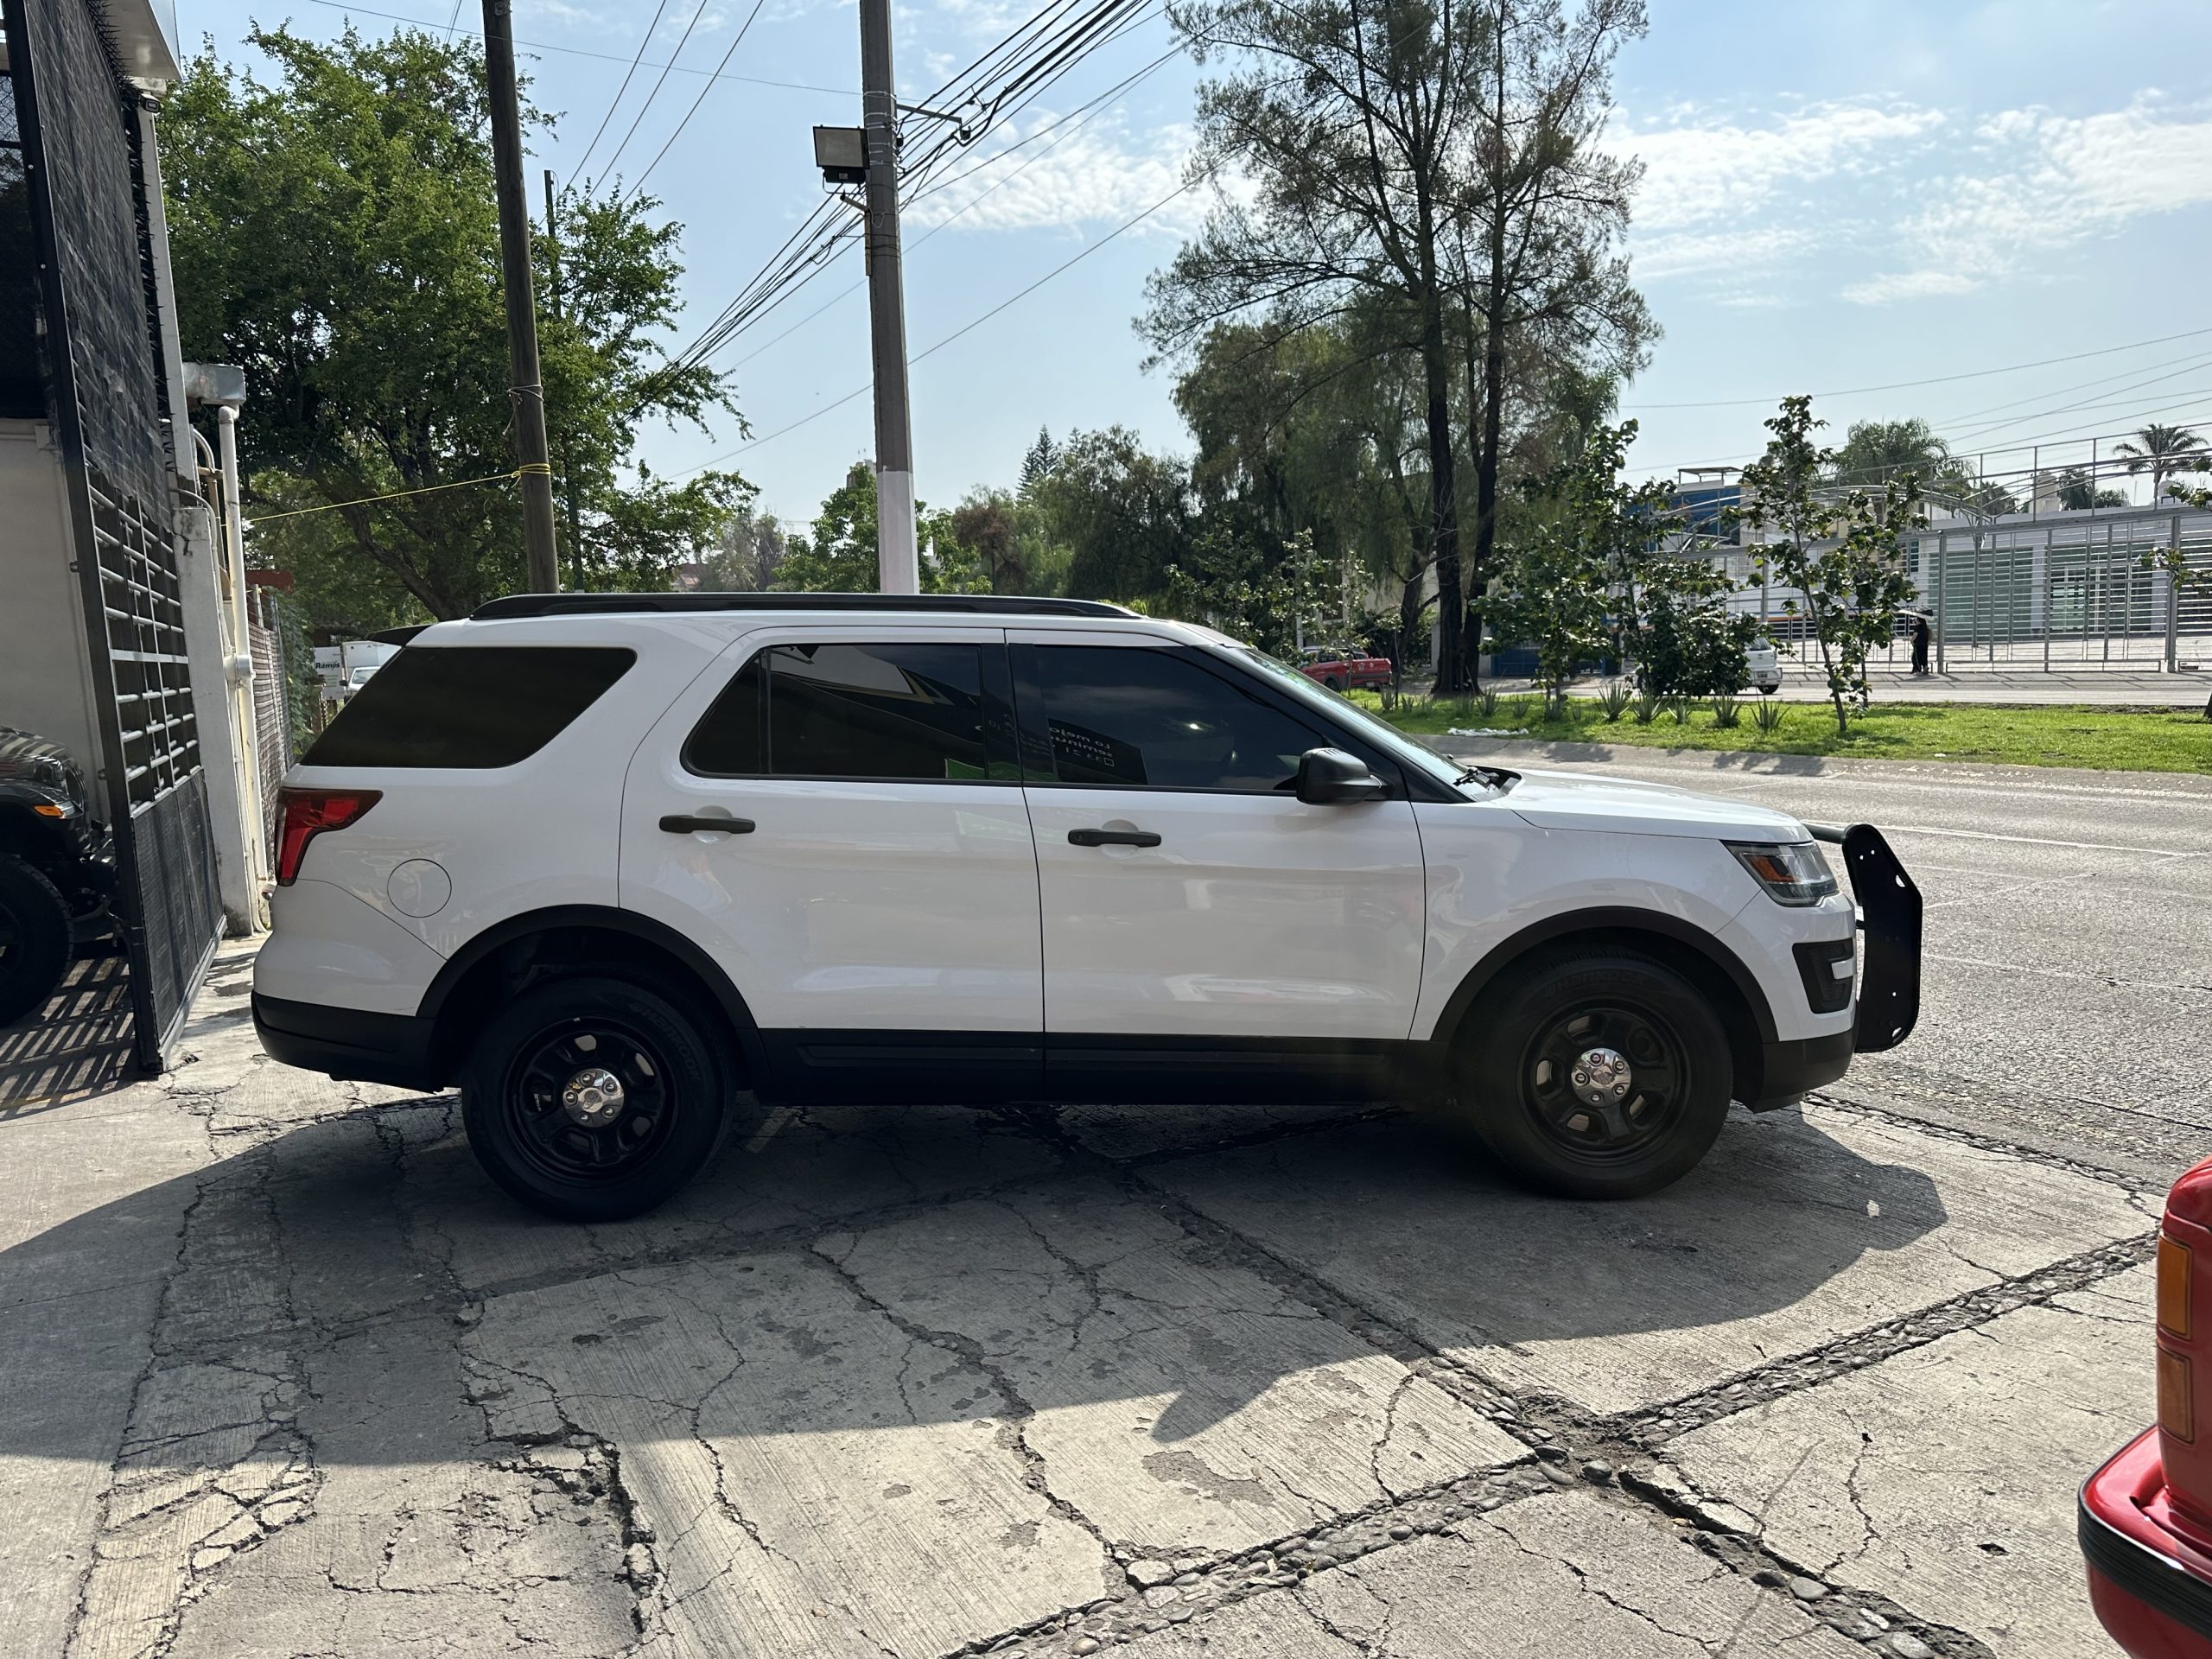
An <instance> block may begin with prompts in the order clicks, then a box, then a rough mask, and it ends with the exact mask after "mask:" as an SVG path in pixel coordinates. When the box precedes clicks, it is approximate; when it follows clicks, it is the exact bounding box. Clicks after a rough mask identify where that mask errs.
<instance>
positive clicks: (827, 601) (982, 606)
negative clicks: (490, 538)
mask: <svg viewBox="0 0 2212 1659" xmlns="http://www.w3.org/2000/svg"><path fill="white" fill-rule="evenodd" d="M639 611H644V612H654V613H698V612H702V611H703V612H734V611H873V612H885V611H889V612H893V613H913V612H919V613H925V614H927V613H931V612H944V611H960V612H968V613H974V612H981V613H986V614H991V615H999V616H1134V615H1135V614H1136V613H1135V612H1134V611H1130V610H1127V609H1125V608H1123V607H1122V606H1119V605H1109V604H1107V603H1106V602H1105V601H1103V600H1097V599H1031V598H1026V597H1024V596H1022V595H1020V594H508V595H507V596H506V597H505V599H495V600H493V601H491V602H490V603H489V604H487V605H480V606H478V607H476V609H475V610H474V611H473V612H471V613H470V614H469V620H470V621H472V622H496V621H499V620H502V619H505V618H509V617H518V616H600V615H607V614H610V613H620V612H639Z"/></svg>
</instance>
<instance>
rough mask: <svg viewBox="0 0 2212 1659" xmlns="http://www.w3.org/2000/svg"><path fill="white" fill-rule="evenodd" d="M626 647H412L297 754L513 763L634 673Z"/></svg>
mask: <svg viewBox="0 0 2212 1659" xmlns="http://www.w3.org/2000/svg"><path fill="white" fill-rule="evenodd" d="M637 660H638V653H637V652H634V651H632V650H630V649H629V648H628V647H627V646H623V645H410V646H408V647H407V649H406V650H404V651H403V652H400V653H399V654H398V655H397V656H396V657H394V658H391V661H389V662H387V663H385V664H384V665H383V666H382V667H380V668H378V669H376V670H374V671H370V670H367V669H356V670H355V671H354V678H353V682H352V683H353V685H354V686H355V687H357V688H358V689H357V690H354V692H353V696H350V697H348V698H347V699H346V706H345V707H344V708H343V709H340V710H339V711H338V714H337V715H336V717H335V718H334V719H333V720H332V721H331V722H330V724H329V725H328V726H327V727H326V728H324V730H323V734H322V735H321V736H320V737H318V738H316V739H315V742H314V745H313V746H312V747H309V749H308V752H307V753H305V754H303V755H302V756H301V757H300V764H301V765H302V766H420V767H430V768H436V769H441V770H443V769H451V768H480V767H498V766H514V765H516V764H518V762H520V761H524V760H528V759H529V758H530V757H531V755H533V754H536V753H537V752H538V750H540V749H542V748H543V747H545V746H546V745H547V744H548V743H550V742H551V741H553V740H554V739H555V738H556V737H557V736H559V735H560V734H561V733H562V732H563V731H564V730H566V729H567V728H568V726H569V722H570V721H573V720H575V717H576V716H577V715H581V714H582V713H583V711H584V710H585V709H588V708H590V707H591V705H592V704H593V703H594V702H597V701H598V700H599V697H600V696H601V693H602V692H604V691H605V690H607V687H608V686H610V685H612V684H613V683H614V682H615V681H617V680H619V679H620V678H621V677H622V676H623V675H624V674H626V673H627V672H628V671H629V669H630V664H632V663H634V662H636V661H637Z"/></svg>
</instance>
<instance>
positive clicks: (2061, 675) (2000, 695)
mask: <svg viewBox="0 0 2212 1659" xmlns="http://www.w3.org/2000/svg"><path fill="white" fill-rule="evenodd" d="M1607 683H1608V682H1607V681H1606V680H1605V679H1604V678H1602V677H1599V676H1597V675H1590V676H1586V677H1584V678H1582V679H1580V680H1577V681H1575V682H1574V683H1573V685H1571V686H1570V687H1569V688H1568V690H1569V691H1570V692H1573V693H1578V694H1582V695H1586V696H1597V695H1598V694H1599V692H1601V691H1603V690H1605V686H1606V684H1607ZM1866 683H1867V686H1868V688H1869V689H1870V690H1871V691H1872V696H1873V700H1874V701H1875V702H1878V703H1885V702H1990V703H2011V704H2016V705H2018V704H2035V705H2043V704H2048V705H2074V704H2083V705H2088V706H2094V707H2103V708H2129V709H2202V708H2203V707H2204V706H2205V702H2206V700H2207V699H2208V698H2212V673H2208V672H2204V671H2199V670H2183V671H2182V672H2180V673H2177V674H2161V673H2152V672H2146V671H2140V670H2136V669H2094V670H2092V669H2082V670H2075V671H2069V672H2057V671H2053V672H2051V673H2048V674H2046V673H2044V672H2043V671H2041V670H2039V669H2030V668H1999V669H1988V668H1966V669H1961V668H1956V667H1955V669H1954V671H1952V672H1950V673H1948V674H1934V675H1930V676H1929V677H1927V678H1925V679H1915V678H1914V677H1912V676H1911V675H1910V674H1908V673H1906V672H1904V671H1903V669H1901V668H1898V669H1891V668H1886V667H1884V666H1882V665H1880V664H1874V665H1872V666H1871V667H1870V668H1869V669H1868V671H1867V674H1866ZM1483 684H1484V689H1486V690H1495V691H1497V692H1498V693H1499V694H1500V695H1501V696H1529V695H1530V694H1531V693H1533V692H1534V691H1535V685H1534V684H1533V683H1532V682H1530V681H1528V680H1525V679H1510V680H1508V679H1490V680H1485V681H1484V682H1483ZM1406 692H1407V695H1408V696H1413V697H1423V696H1427V694H1428V682H1427V680H1409V681H1408V682H1407V684H1406ZM1745 695H1746V696H1756V695H1757V694H1756V693H1751V692H1747V693H1745ZM1776 695H1777V696H1780V697H1783V698H1784V699H1786V700H1788V701H1789V702H1827V695H1828V693H1827V682H1826V681H1825V680H1824V679H1823V678H1822V677H1821V673H1820V671H1819V670H1818V669H1817V668H1815V669H1814V670H1813V671H1810V672H1808V671H1807V670H1806V669H1805V667H1804V665H1803V664H1801V663H1795V662H1792V663H1786V664H1784V665H1783V681H1782V690H1780V691H1779V692H1777V693H1776Z"/></svg>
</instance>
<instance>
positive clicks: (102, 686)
mask: <svg viewBox="0 0 2212 1659" xmlns="http://www.w3.org/2000/svg"><path fill="white" fill-rule="evenodd" d="M4 15H5V18H6V22H7V33H8V46H9V70H10V79H11V80H12V81H13V83H14V87H15V92H16V105H17V110H16V113H17V115H18V118H19V119H20V122H21V126H22V143H23V155H24V158H25V161H26V162H27V164H28V170H29V176H30V186H31V191H30V195H31V217H32V228H33V233H34V235H35V239H36V244H37V246H38V248H39V251H40V254H41V259H42V262H43V264H44V266H45V270H44V272H43V283H42V292H41V300H42V302H43V306H44V310H45V322H46V365H45V366H46V373H47V382H48V386H49V388H50V389H51V411H50V412H51V417H52V419H53V422H54V430H55V435H56V436H57V437H58V438H59V440H60V450H61V456H62V461H63V465H64V467H65V470H66V474H67V486H68V492H69V498H70V503H69V505H70V515H71V518H72V521H73V523H72V528H73V532H74V538H75V539H74V549H73V551H74V556H75V561H76V566H77V570H78V574H79V580H80V582H81V583H82V589H83V594H84V608H85V618H86V641H87V645H88V649H89V658H90V662H91V666H92V683H93V686H94V696H95V698H96V700H97V702H98V703H99V707H98V709H97V710H96V713H97V715H98V718H99V727H100V734H101V747H103V749H104V750H105V753H104V754H103V755H102V757H101V760H102V766H103V771H104V772H105V779H106V784H107V793H108V803H107V804H108V813H109V818H110V822H111V823H112V824H113V825H114V829H115V836H116V851H117V857H118V864H119V873H120V875H121V880H122V885H123V893H122V899H123V907H124V912H125V914H124V921H125V926H126V929H127V935H128V942H129V950H130V997H131V1012H132V1023H133V1028H134V1029H133V1043H134V1046H135V1048H136V1050H137V1059H138V1062H139V1064H140V1065H143V1066H145V1067H148V1068H149V1069H151V1068H156V1067H158V1066H160V1065H162V1062H163V1058H164V1056H165V1053H166V1052H167V1050H168V1047H169V1046H170V1044H171V1043H172V1042H173V1041H174V1040H175V1036H176V1033H177V1032H178V1030H179V1029H180V1027H181V1026H182V1024H183V1021H184V1017H185V1014H186V1013H187V1012H188V1009H189V1007H190V1005H191V1001H192V996H193V993H194V991H195V990H196V989H197V988H199V983H200V976H201V975H202V974H203V973H205V972H206V971H207V963H208V960H209V958H210V957H212V956H213V954H214V950H215V943H216V940H217V938H219V935H220V932H221V928H222V911H221V906H220V905H219V901H218V899H217V897H216V889H215V856H214V842H213V836H212V835H211V832H210V829H209V824H208V811H207V776H206V773H205V772H204V770H203V768H202V766H201V763H200V737H199V728H198V725H197V721H196V715H195V711H194V705H193V694H192V683H191V679H190V676H189V671H188V664H187V658H186V653H185V639H184V610H183V605H182V594H181V592H180V589H179V580H178V574H179V573H178V555H179V549H178V546H177V538H176V532H175V500H176V471H175V464H174V461H173V460H172V458H171V454H170V452H169V444H170V442H172V438H171V433H172V427H171V421H172V419H173V418H174V419H181V411H180V412H175V414H174V415H173V412H172V411H171V410H170V409H169V408H168V395H167V388H166V385H165V384H164V377H163V376H162V373H161V372H159V369H158V367H157V365H158V364H159V363H160V361H161V351H162V348H161V336H160V326H159V312H158V309H157V307H156V302H155V298H154V294H155V288H154V267H153V257H154V256H153V251H152V245H151V241H150V238H149V232H148V226H147V219H146V200H145V176H146V175H145V169H144V167H143V156H142V155H141V152H140V144H141V133H142V128H141V125H140V122H139V99H140V94H139V93H138V92H136V91H135V90H133V89H132V88H131V87H130V86H128V85H127V84H125V82H124V79H122V76H121V74H120V73H119V72H118V67H117V65H116V63H115V61H114V60H113V58H112V57H111V54H110V53H109V50H108V48H107V45H106V43H105V40H104V39H103V37H102V35H101V33H100V30H99V27H98V24H97V22H96V21H95V19H94V18H93V16H92V11H91V9H90V6H89V4H88V3H87V0H29V3H26V0H4Z"/></svg>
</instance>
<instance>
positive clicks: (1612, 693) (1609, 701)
mask: <svg viewBox="0 0 2212 1659" xmlns="http://www.w3.org/2000/svg"><path fill="white" fill-rule="evenodd" d="M1629 698H1630V691H1629V689H1628V682H1627V681H1625V680H1615V681H1613V682H1612V683H1611V684H1610V685H1608V686H1606V688H1605V696H1602V697H1600V698H1599V699H1598V707H1599V708H1600V709H1603V710H1605V719H1606V721H1607V722H1608V723H1609V724H1610V723H1611V722H1615V721H1618V720H1619V719H1620V717H1621V716H1622V715H1624V714H1626V713H1627V712H1628V705H1629Z"/></svg>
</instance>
